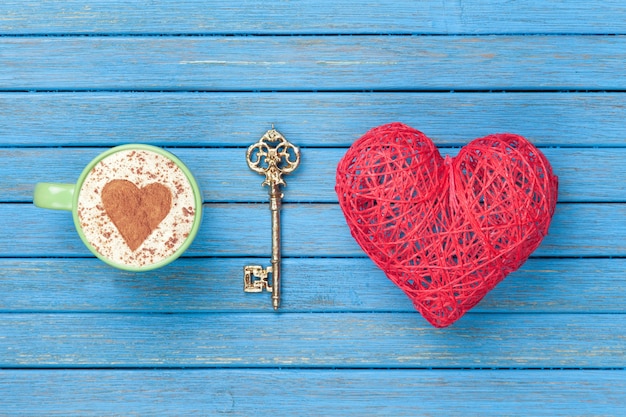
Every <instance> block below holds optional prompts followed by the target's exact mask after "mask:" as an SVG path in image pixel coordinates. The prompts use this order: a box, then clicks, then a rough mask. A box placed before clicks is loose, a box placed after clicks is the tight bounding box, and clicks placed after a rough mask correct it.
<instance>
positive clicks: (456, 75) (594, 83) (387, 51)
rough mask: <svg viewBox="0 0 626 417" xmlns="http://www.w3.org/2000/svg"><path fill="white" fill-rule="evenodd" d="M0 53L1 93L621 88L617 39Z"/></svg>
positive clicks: (44, 48)
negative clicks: (61, 91)
mask: <svg viewBox="0 0 626 417" xmlns="http://www.w3.org/2000/svg"><path fill="white" fill-rule="evenodd" d="M0 50H2V51H3V53H2V55H0V90H5V91H6V90H9V91H14V90H19V91H29V90H44V91H48V90H70V91H72V90H76V89H87V90H93V89H96V90H98V89H105V90H119V89H121V90H130V91H137V90H140V91H141V90H148V91H162V90H174V91H178V90H184V91H196V90H209V91H233V90H234V91H241V90H244V91H276V90H306V91H317V90H342V91H364V90H440V91H449V90H454V89H464V90H493V89H496V90H499V89H505V90H529V89H530V90H572V89H574V90H590V89H591V90H623V89H625V88H626V67H625V66H624V65H623V63H624V61H626V36H622V35H619V36H575V37H560V36H529V37H519V36H480V37H468V36H458V37H457V36H454V37H433V36H425V37H424V36H338V37H331V36H320V37H315V36H313V37H308V36H307V37H298V36H295V37H293V36H288V37H273V36H253V37H178V36H174V37H116V36H112V37H52V38H46V37H42V38H22V37H4V38H0ZM95 50H97V51H98V53H97V54H94V53H93V52H92V51H95Z"/></svg>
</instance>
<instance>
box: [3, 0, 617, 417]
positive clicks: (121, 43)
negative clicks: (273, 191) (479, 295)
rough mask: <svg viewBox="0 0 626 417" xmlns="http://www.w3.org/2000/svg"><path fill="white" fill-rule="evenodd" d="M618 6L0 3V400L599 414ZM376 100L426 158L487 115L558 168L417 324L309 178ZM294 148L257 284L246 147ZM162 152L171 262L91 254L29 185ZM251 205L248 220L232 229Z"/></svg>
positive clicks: (153, 410)
mask: <svg viewBox="0 0 626 417" xmlns="http://www.w3.org/2000/svg"><path fill="white" fill-rule="evenodd" d="M625 120H626V5H625V4H624V2H623V1H622V0H602V1H600V0H593V1H586V2H580V1H576V0H569V1H539V0H520V1H514V2H500V1H495V0H482V1H481V0H463V1H452V0H450V1H448V0H443V1H442V0H428V1H421V2H414V1H410V0H393V1H389V0H373V1H369V2H353V3H352V2H348V3H345V2H336V1H327V0H315V1H295V0H294V1H284V0H265V1H259V0H245V1H238V2H224V1H199V0H198V1H194V0H175V1H174V0H172V1H169V0H157V1H150V2H125V1H121V0H116V1H114V0H112V1H103V0H81V1H79V0H64V1H44V0H42V1H30V2H24V1H18V0H4V1H3V2H2V3H1V4H0V181H1V182H0V218H1V219H2V225H3V227H2V231H3V233H2V235H0V415H25V416H35V415H71V414H76V415H217V414H228V415H243V416H253V415H255V416H256V415H342V416H348V415H354V416H363V415H384V416H392V415H393V416H416V415H442V414H445V415H448V414H452V415H473V414H476V415H552V416H554V415H567V416H572V415H626V320H625V319H624V317H625V313H626V272H625V271H626V239H624V237H625V232H626V223H625V220H624V219H625V217H626V185H625V184H626V181H625V179H626V164H625V161H626V123H625ZM391 121H402V122H404V123H406V124H409V125H411V126H413V127H415V128H417V129H420V130H421V131H423V132H425V133H426V134H427V135H429V136H430V137H432V138H433V139H434V141H435V142H436V144H437V146H439V147H440V148H441V150H442V153H443V154H445V153H449V154H455V153H456V152H457V151H458V148H459V147H460V146H462V145H464V144H465V143H467V142H468V141H469V140H471V139H473V138H476V137H480V136H484V135H487V134H489V133H495V132H503V131H509V132H514V133H518V134H521V135H524V136H526V137H527V138H528V139H529V140H531V141H532V142H533V143H534V144H536V145H537V146H538V147H540V148H541V149H542V151H543V152H544V153H545V154H546V156H547V157H548V158H549V160H550V161H551V163H552V165H553V167H554V170H555V172H556V174H557V175H558V176H559V178H560V190H559V202H558V205H557V210H556V215H555V217H554V220H553V224H552V226H551V229H550V235H549V236H548V237H547V238H546V239H545V241H544V243H543V244H542V245H541V247H540V248H539V249H538V250H537V251H536V252H535V254H534V255H533V257H532V258H531V259H530V260H529V261H528V262H527V263H526V264H525V265H524V266H523V267H522V268H521V269H520V270H519V271H517V272H515V273H513V274H511V275H510V276H509V277H508V278H507V279H505V281H503V282H502V283H501V284H500V285H499V286H498V287H497V288H496V289H494V290H493V291H492V292H491V293H489V294H488V296H487V297H486V298H485V299H484V300H483V301H482V302H481V303H480V304H479V305H478V306H477V307H476V308H474V309H473V310H472V311H470V312H469V313H468V314H467V315H466V316H464V317H463V318H462V319H461V320H459V321H458V322H457V323H455V324H454V325H453V326H451V327H449V328H446V329H435V328H433V327H432V326H430V325H429V324H428V323H427V322H426V321H425V320H424V319H423V318H422V317H421V316H420V315H419V314H418V313H417V312H416V311H415V310H414V309H413V307H412V305H411V302H410V301H409V300H408V299H407V298H406V297H405V296H404V295H403V294H402V292H401V291H400V290H399V289H398V288H397V287H395V286H394V285H393V284H392V283H391V282H390V281H388V280H387V278H386V277H385V276H384V274H383V273H382V272H381V271H379V270H378V269H377V268H376V267H375V266H374V265H373V264H372V262H371V261H370V260H369V259H368V258H367V257H366V256H365V255H364V254H363V252H362V251H361V250H360V248H359V247H358V246H357V245H356V243H355V242H354V241H353V240H352V238H351V236H350V234H349V231H348V229H347V226H346V225H345V222H344V220H343V216H342V214H341V211H340V209H339V207H338V205H337V198H336V195H335V194H334V190H333V187H334V171H335V167H336V164H337V162H338V161H339V159H340V158H341V157H342V155H343V154H344V153H345V151H346V149H347V147H348V146H350V144H351V143H352V142H353V141H354V140H356V139H357V138H358V137H359V136H360V135H362V134H363V133H365V132H366V131H367V130H368V129H370V128H371V127H374V126H376V125H379V124H383V123H388V122H391ZM272 123H274V124H275V125H276V128H277V129H279V130H280V131H281V132H282V133H283V134H284V135H285V136H286V137H287V139H289V140H290V141H292V142H294V143H296V144H298V145H300V146H301V148H302V164H301V167H300V168H299V169H298V170H297V171H296V172H294V174H293V175H291V176H290V177H289V178H288V186H287V188H286V189H285V204H284V207H283V224H282V226H283V254H284V262H283V264H284V269H283V305H282V308H281V309H280V310H279V312H278V313H276V312H274V311H272V308H271V305H270V302H269V297H268V296H262V295H258V294H245V293H243V291H242V268H243V266H244V265H247V264H249V263H259V264H266V263H267V262H268V259H269V255H270V239H269V227H270V217H269V212H268V210H267V209H268V204H267V192H266V190H265V189H263V188H261V185H260V180H261V178H260V177H258V176H257V175H256V174H254V173H252V172H251V171H250V170H249V169H248V167H247V166H246V162H245V149H246V148H247V146H248V145H250V144H252V143H253V142H256V141H257V140H258V139H259V138H260V137H261V136H262V135H263V133H264V132H265V131H266V130H268V129H269V128H270V127H271V124H272ZM132 142H142V143H149V144H152V145H158V146H163V147H165V148H167V149H169V150H171V151H172V152H174V153H175V154H176V155H177V156H179V157H180V158H181V159H182V160H183V161H184V162H185V163H186V164H187V165H188V166H189V167H190V169H191V170H192V171H193V172H194V174H195V175H196V176H197V178H198V181H199V183H200V187H201V188H202V190H203V196H204V202H205V203H204V220H203V224H202V228H201V231H200V233H199V235H198V237H197V238H196V240H195V241H194V243H193V245H192V246H191V247H190V249H189V250H188V251H187V252H186V254H185V256H184V257H183V258H181V259H179V260H177V261H176V262H174V263H173V264H171V265H170V266H167V267H165V268H163V269H161V270H157V271H154V272H149V273H141V274H135V273H127V272H121V271H118V270H115V269H113V268H111V267H108V266H106V265H105V264H104V263H102V262H100V261H99V260H97V259H95V258H94V257H93V256H91V255H90V253H89V252H88V251H87V249H86V248H85V247H84V246H83V245H82V244H81V242H80V239H79V238H78V235H77V234H76V232H75V230H74V227H73V224H72V220H71V216H70V215H69V213H67V212H52V211H44V210H41V209H37V208H35V207H34V206H33V205H32V191H33V187H34V184H35V183H36V182H39V181H58V182H74V181H76V179H77V177H78V175H79V173H80V171H81V170H82V168H83V167H84V166H85V165H86V164H87V163H88V162H89V161H90V160H91V159H92V158H93V157H95V156H96V155H98V154H99V153H100V152H101V151H103V150H104V149H107V148H109V147H111V146H114V145H119V144H123V143H132ZM259 223H260V226H258V224H259Z"/></svg>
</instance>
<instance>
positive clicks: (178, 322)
mask: <svg viewBox="0 0 626 417" xmlns="http://www.w3.org/2000/svg"><path fill="white" fill-rule="evenodd" d="M621 318H622V315H614V314H584V315H581V314H478V313H474V314H471V315H466V316H464V317H463V318H462V319H460V320H459V321H458V322H456V323H455V324H454V325H452V326H451V327H449V328H446V329H434V328H433V327H432V326H431V325H430V324H429V323H428V322H426V320H424V319H423V318H422V317H421V316H420V315H419V314H417V313H342V314H313V315H312V314H308V313H305V314H299V313H293V314H281V313H278V314H277V313H275V312H273V311H272V312H269V313H231V314H197V313H194V314H154V313H152V314H140V313H138V314H106V313H102V314H73V313H62V314H20V313H16V314H5V315H3V318H2V321H0V334H2V335H3V337H2V338H0V367H1V368H32V367H42V368H48V367H52V368H94V367H105V368H108V367H115V368H123V367H132V368H136V367H142V368H151V367H293V368H302V367H323V368H355V367H356V368H389V367H391V368H520V367H521V368H576V369H579V368H625V367H626V358H625V357H624V349H623V347H624V338H625V337H626V336H625V335H626V328H625V326H626V324H625V323H624V321H623V320H622V319H621ZM582 335H584V337H581V336H582Z"/></svg>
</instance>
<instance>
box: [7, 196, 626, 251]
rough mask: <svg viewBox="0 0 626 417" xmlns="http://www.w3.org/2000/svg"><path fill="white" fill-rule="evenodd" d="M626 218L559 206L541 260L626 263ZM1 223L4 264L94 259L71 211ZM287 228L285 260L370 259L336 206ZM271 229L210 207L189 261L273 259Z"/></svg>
mask: <svg viewBox="0 0 626 417" xmlns="http://www.w3.org/2000/svg"><path fill="white" fill-rule="evenodd" d="M258 191H259V192H262V190H261V189H260V188H259V190H258ZM625 217H626V205H624V204H612V203H610V204H559V205H557V211H556V214H555V216H554V219H553V221H552V224H551V227H550V233H549V234H548V236H547V237H546V238H545V240H544V242H543V243H542V245H541V247H540V248H539V249H538V250H537V251H536V252H535V255H536V256H560V257H563V256H565V257H571V256H587V257H597V256H600V257H609V256H625V255H626V243H625V242H624V239H623V227H620V226H621V224H619V223H616V222H615V221H609V220H607V219H623V218H625ZM0 218H2V219H5V222H4V225H3V226H4V231H5V233H3V234H2V235H0V254H2V256H3V257H32V256H45V257H58V256H61V257H65V256H69V257H72V256H88V255H90V253H89V252H88V250H87V249H86V248H85V247H84V245H83V244H82V242H81V241H80V239H79V237H78V234H77V233H76V230H75V229H74V225H73V221H72V216H71V215H70V213H69V212H58V211H53V210H50V211H43V209H39V208H37V207H35V206H33V205H31V204H0ZM264 222H266V223H264ZM282 227H283V256H285V257H301V256H305V257H309V256H317V257H353V256H356V257H362V256H363V252H362V251H361V249H360V248H359V247H358V245H357V244H356V242H355V241H354V240H353V239H352V237H351V236H350V232H349V230H348V227H347V225H346V224H345V219H344V217H343V214H342V213H341V210H340V208H339V206H338V205H336V204H296V205H294V204H285V205H284V206H283V212H282ZM259 230H261V233H259ZM269 230H270V215H269V211H268V205H267V204H207V205H205V206H204V217H203V223H202V226H201V228H200V231H199V232H198V235H197V237H196V239H195V241H194V243H193V244H192V245H191V246H190V248H189V249H188V251H187V256H194V257H198V256H202V257H204V256H219V257H230V256H251V257H265V256H268V254H269V253H270V236H269ZM264 231H266V232H264Z"/></svg>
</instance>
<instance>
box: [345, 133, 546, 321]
mask: <svg viewBox="0 0 626 417" xmlns="http://www.w3.org/2000/svg"><path fill="white" fill-rule="evenodd" d="M557 184H558V180H557V177H556V176H555V175H554V174H553V173H552V167H551V166H550V163H549V162H548V160H547V159H546V157H545V156H544V155H543V154H542V153H541V152H540V151H539V150H538V149H537V148H535V147H534V146H533V145H532V144H531V143H530V142H528V141H527V140H526V139H524V138H523V137H521V136H518V135H513V134H510V133H504V134H496V135H490V136H487V137H484V138H481V139H476V140H474V141H472V142H470V143H469V144H467V145H466V146H464V147H463V148H462V149H461V150H460V152H459V154H458V155H457V156H456V157H454V158H450V157H448V156H447V157H446V158H445V159H444V158H442V157H441V154H440V153H439V151H438V150H437V147H436V146H435V145H434V143H433V142H432V141H431V140H430V139H429V138H428V137H426V135H424V134H423V133H421V132H419V131H417V130H415V129H413V128H411V127H408V126H406V125H403V124H401V123H392V124H388V125H384V126H379V127H377V128H374V129H372V130H370V131H369V132H367V133H366V134H365V135H364V136H363V137H361V138H360V139H358V140H357V141H356V142H355V143H354V144H353V145H352V146H351V147H350V149H348V152H347V153H346V155H345V156H344V157H343V158H342V159H341V161H340V162H339V165H338V167H337V183H336V191H337V195H338V197H339V204H340V206H341V209H342V210H343V213H344V215H345V217H346V221H347V223H348V226H349V227H350V231H351V233H352V236H353V237H354V238H355V239H356V241H357V242H358V244H359V245H360V246H361V248H362V249H363V250H364V251H365V253H367V255H368V256H369V257H370V258H371V259H372V260H373V261H374V262H375V263H376V265H378V266H379V267H380V268H381V269H382V270H383V271H384V272H385V274H386V275H387V277H389V279H391V280H392V281H393V282H394V283H396V284H397V285H398V286H399V287H400V288H401V289H402V290H403V291H404V292H405V293H406V294H407V295H408V296H409V297H410V298H411V300H412V301H413V303H414V305H415V307H416V308H417V310H419V311H420V313H421V314H422V315H423V316H424V317H425V318H426V320H428V321H429V322H430V323H431V324H433V325H434V326H436V327H445V326H448V325H450V324H452V323H453V322H455V321H456V320H458V319H459V318H460V317H461V316H462V315H463V314H465V313H466V312H467V311H468V310H469V309H471V308H472V307H473V306H475V305H476V304H477V303H478V302H479V301H480V300H481V299H482V298H483V297H484V296H485V294H487V293H488V292H489V291H490V290H491V289H492V288H494V287H495V286H496V284H498V283H499V282H500V281H502V279H504V277H505V276H506V275H508V274H509V273H510V272H512V271H515V270H516V269H518V268H519V267H520V266H521V265H522V264H523V263H524V262H525V261H526V259H528V257H529V256H530V254H531V253H532V252H533V251H534V250H535V249H537V247H538V246H539V244H540V243H541V241H542V239H543V237H544V236H545V235H546V234H547V233H548V227H549V225H550V220H551V219H552V215H553V214H554V208H555V205H556V200H557Z"/></svg>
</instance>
